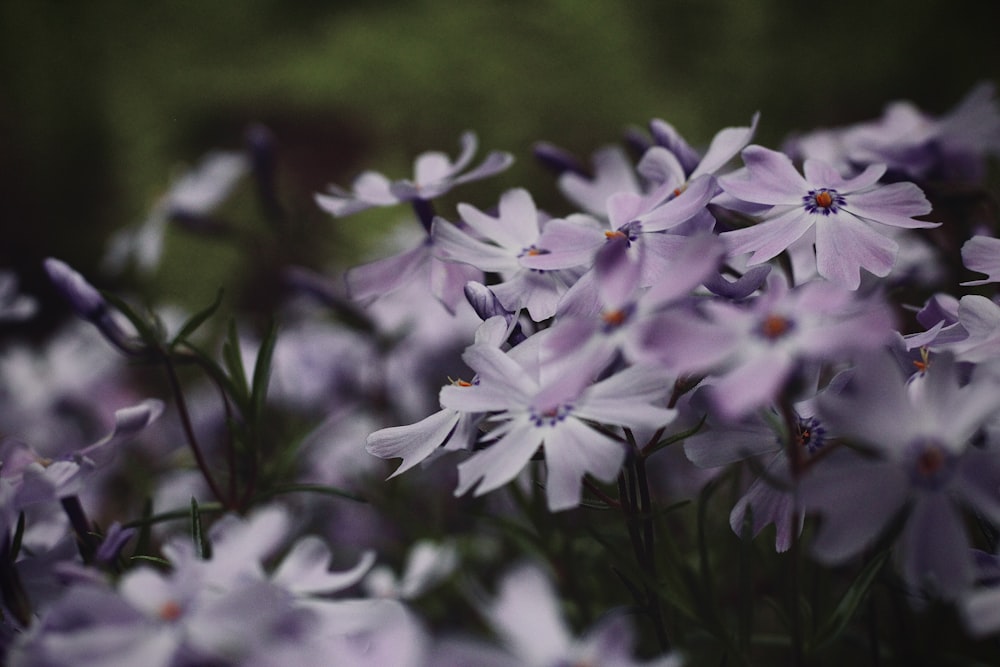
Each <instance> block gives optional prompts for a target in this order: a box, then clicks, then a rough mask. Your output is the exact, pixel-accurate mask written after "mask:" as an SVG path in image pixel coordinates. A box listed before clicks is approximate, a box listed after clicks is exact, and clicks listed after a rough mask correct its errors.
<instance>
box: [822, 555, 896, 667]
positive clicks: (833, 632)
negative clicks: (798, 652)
mask: <svg viewBox="0 0 1000 667" xmlns="http://www.w3.org/2000/svg"><path fill="white" fill-rule="evenodd" d="M888 559H889V550H885V551H883V552H882V553H880V554H879V555H878V556H876V557H875V558H873V559H872V560H871V562H870V563H868V565H866V566H865V567H864V569H862V570H861V573H860V574H858V577H857V578H856V579H855V580H854V582H853V583H852V584H851V586H850V588H848V589H847V592H846V593H844V597H842V598H841V599H840V603H839V604H837V608H836V609H834V610H833V613H832V614H830V618H828V619H827V620H826V622H825V623H824V624H823V625H822V626H821V627H820V630H819V631H818V632H817V633H816V636H815V637H814V638H813V644H814V645H813V648H812V650H814V651H818V650H822V649H823V648H825V647H827V646H829V645H830V644H831V643H833V642H834V641H836V640H837V639H838V638H839V637H840V635H841V633H842V632H843V631H844V629H845V628H846V627H847V624H848V623H849V622H850V621H851V619H852V618H854V614H855V612H856V611H857V609H858V606H859V605H860V604H861V603H862V602H864V600H865V598H866V597H867V596H868V592H869V591H870V590H871V587H872V584H873V583H875V578H876V577H877V576H878V573H879V572H880V571H881V570H882V566H883V565H885V562H886V561H887V560H888Z"/></svg>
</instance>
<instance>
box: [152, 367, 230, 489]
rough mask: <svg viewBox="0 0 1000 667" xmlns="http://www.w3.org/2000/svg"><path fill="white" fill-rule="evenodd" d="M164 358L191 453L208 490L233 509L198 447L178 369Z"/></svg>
mask: <svg viewBox="0 0 1000 667" xmlns="http://www.w3.org/2000/svg"><path fill="white" fill-rule="evenodd" d="M162 358H163V365H164V367H165V368H166V369H167V378H168V379H169V380H170V390H171V391H172V392H173V394H174V400H175V401H176V403H177V412H178V413H179V414H180V418H181V426H182V427H183V428H184V435H185V436H186V437H187V441H188V445H189V446H190V447H191V453H192V454H194V460H195V463H197V465H198V469H199V470H200V471H201V474H202V477H204V478H205V483H207V484H208V488H209V490H210V491H211V492H212V495H213V496H214V497H215V499H216V500H218V501H219V502H220V503H222V504H223V505H225V506H226V507H229V508H231V507H232V504H231V502H229V501H227V500H226V499H225V497H224V495H223V494H222V492H221V491H220V490H219V486H218V484H216V482H215V478H214V477H212V473H211V472H210V471H209V468H208V462H207V461H206V460H205V456H204V454H203V453H202V451H201V447H200V446H198V438H197V437H195V434H194V426H193V425H192V423H191V414H190V413H189V412H188V408H187V401H186V400H184V392H183V391H182V390H181V381H180V378H178V377H177V369H176V368H174V362H173V359H171V358H170V355H169V354H163V355H162Z"/></svg>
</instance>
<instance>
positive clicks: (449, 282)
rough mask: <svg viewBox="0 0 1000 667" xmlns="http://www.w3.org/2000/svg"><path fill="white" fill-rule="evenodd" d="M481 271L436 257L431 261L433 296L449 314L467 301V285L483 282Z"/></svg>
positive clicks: (453, 312)
mask: <svg viewBox="0 0 1000 667" xmlns="http://www.w3.org/2000/svg"><path fill="white" fill-rule="evenodd" d="M411 280H412V276H411ZM482 280H483V272H482V270H481V269H479V268H477V267H474V266H471V265H469V264H463V263H461V262H446V261H443V260H440V259H438V258H436V257H431V261H430V287H431V294H433V295H434V297H435V298H436V299H437V300H438V301H440V302H441V305H443V306H444V307H445V308H446V309H447V310H448V312H449V313H451V314H452V315H454V314H455V308H457V307H458V304H459V303H462V302H463V301H465V285H466V283H468V282H470V281H474V282H481V281H482Z"/></svg>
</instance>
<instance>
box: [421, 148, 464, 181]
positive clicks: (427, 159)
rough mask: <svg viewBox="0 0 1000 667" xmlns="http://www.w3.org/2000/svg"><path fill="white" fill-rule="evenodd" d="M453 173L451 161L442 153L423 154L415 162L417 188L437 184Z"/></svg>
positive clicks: (430, 152)
mask: <svg viewBox="0 0 1000 667" xmlns="http://www.w3.org/2000/svg"><path fill="white" fill-rule="evenodd" d="M473 150H475V149H474V148H473ZM453 173H454V167H453V166H452V164H451V160H450V159H448V156H447V155H445V154H444V153H442V152H440V151H427V152H426V153H421V154H420V155H418V156H417V159H416V160H414V162H413V177H414V178H413V180H414V183H415V185H416V186H417V187H420V186H425V185H432V184H435V183H437V182H438V181H441V180H443V179H445V178H447V177H449V176H451V175H452V174H453Z"/></svg>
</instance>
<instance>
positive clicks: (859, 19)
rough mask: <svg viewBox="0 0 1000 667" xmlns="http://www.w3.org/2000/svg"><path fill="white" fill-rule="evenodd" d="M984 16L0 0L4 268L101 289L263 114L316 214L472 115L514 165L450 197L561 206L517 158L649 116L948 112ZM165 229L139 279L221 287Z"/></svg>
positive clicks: (572, 3)
mask: <svg viewBox="0 0 1000 667" xmlns="http://www.w3.org/2000/svg"><path fill="white" fill-rule="evenodd" d="M994 14H995V9H994V3H991V2H966V3H962V2H958V3H955V2H949V3H947V4H946V3H945V2H944V1H943V0H925V1H923V2H906V3H904V2H895V1H893V2H872V1H871V0H868V1H861V0H847V1H842V2H836V3H834V2H809V3H807V2H791V1H785V0H753V1H752V2H735V1H734V2H721V1H716V2H712V1H710V0H670V1H666V0H665V1H662V2H651V1H636V2H626V1H624V0H587V1H583V0H548V1H544V0H535V1H532V2H527V1H525V0H508V1H505V2H500V1H489V0H483V1H477V2H444V1H435V0H417V1H412V2H409V1H402V0H368V1H366V2H363V3H362V2H322V1H320V0H308V1H298V2H292V1H289V0H281V1H279V0H243V1H240V2H235V1H223V0H219V1H215V2H211V1H204V0H202V1H198V2H194V1H175V2H169V3H168V2H159V3H157V2H154V3H139V2H134V1H130V0H89V1H88V2H68V1H55V0H35V1H30V2H29V1H23V2H17V1H14V0H0V211H2V212H0V215H2V227H3V241H2V244H0V264H2V265H3V266H8V267H14V268H15V269H17V270H18V272H19V273H20V274H21V275H22V279H23V280H24V281H25V289H26V290H28V291H32V292H35V293H44V289H45V288H44V285H43V284H44V280H43V278H42V276H41V272H40V270H39V268H38V267H39V262H40V260H41V259H42V258H44V257H46V256H57V257H60V258H62V259H64V260H66V261H68V262H69V263H71V264H72V265H74V266H75V267H77V268H78V269H79V270H81V272H83V273H84V274H85V275H88V277H91V278H92V279H93V280H94V281H95V282H97V283H98V284H102V285H108V284H109V282H110V283H111V286H114V285H113V281H111V280H110V278H107V277H102V276H101V275H100V272H99V269H98V266H99V264H98V263H99V259H100V257H101V255H102V254H103V248H104V244H105V241H106V239H107V237H108V235H109V234H110V233H112V232H113V231H114V230H115V229H118V228H121V227H123V226H126V225H133V224H136V223H138V222H141V221H142V220H143V218H144V217H145V215H146V213H147V211H148V210H149V209H150V207H151V206H152V204H153V203H154V202H155V201H156V199H157V197H159V196H160V195H161V194H162V193H163V192H164V191H165V189H166V188H167V186H168V184H169V183H170V181H171V179H172V178H174V177H176V175H177V174H178V173H179V171H180V170H182V169H183V168H184V167H185V166H191V165H193V164H195V163H196V162H197V160H198V159H199V157H200V156H201V155H202V154H204V153H205V152H207V151H208V150H210V149H213V148H229V149H238V148H240V147H241V146H242V145H243V144H242V142H243V135H244V132H245V130H246V128H247V126H248V125H249V124H250V123H252V122H258V121H259V122H262V123H264V124H265V125H266V126H267V127H269V128H270V129H271V130H272V131H273V133H274V135H275V136H276V138H277V140H278V146H279V160H280V162H279V165H280V169H281V175H282V176H281V177H282V181H281V182H282V185H283V196H284V197H285V200H286V202H291V205H292V207H295V208H298V209H299V210H300V211H305V210H307V209H309V208H310V207H311V206H312V204H311V199H310V193H311V192H313V191H316V190H318V189H321V188H322V187H323V186H324V185H325V184H327V183H331V182H336V183H341V184H344V185H348V184H349V183H350V182H351V180H352V178H353V177H354V176H355V175H356V174H357V173H358V172H360V171H361V170H363V169H366V168H374V169H377V170H379V171H383V172H385V173H387V174H389V175H390V176H391V177H393V178H399V177H404V176H408V175H409V174H410V164H411V161H412V158H413V157H414V156H415V155H416V154H418V153H420V152H421V151H424V150H428V149H439V150H444V151H447V152H448V153H449V154H451V155H454V154H455V152H456V150H457V146H458V136H459V134H460V133H461V131H463V130H466V129H472V130H475V131H476V132H477V133H478V135H479V138H480V147H481V148H480V155H482V154H485V152H486V151H487V150H492V149H503V150H508V151H510V152H512V153H514V154H515V156H516V157H517V158H518V162H517V164H516V166H515V168H514V169H512V170H511V171H510V172H509V173H507V174H505V175H503V176H502V177H500V178H499V179H496V180H493V181H490V182H489V183H488V184H484V185H483V186H482V187H480V186H476V187H479V188H480V189H478V190H477V189H475V188H473V189H472V190H468V191H466V190H463V191H462V193H461V196H460V199H466V198H468V199H467V200H468V201H471V202H473V203H475V204H477V205H479V206H481V207H483V208H486V207H489V206H490V205H492V203H493V202H494V201H495V196H496V195H497V194H498V193H499V192H500V191H501V190H502V189H503V188H507V187H512V186H515V185H526V186H527V187H528V188H529V189H530V190H532V192H533V193H535V194H536V198H537V199H538V200H539V201H540V202H541V203H543V204H547V203H550V202H556V201H558V197H557V195H556V194H555V188H554V187H553V182H552V180H553V179H552V178H551V176H549V175H548V174H547V173H545V172H543V171H542V170H541V168H540V167H538V166H536V165H535V164H534V163H533V160H532V158H531V155H530V147H531V145H532V144H533V143H534V142H535V141H538V140H541V139H545V140H549V141H552V142H554V143H557V144H559V145H562V146H564V147H567V148H569V149H571V150H573V151H575V152H577V153H579V154H582V155H585V154H587V153H589V152H590V151H591V150H592V149H594V148H596V147H598V146H600V145H602V144H605V143H608V142H611V141H615V140H618V139H619V138H620V136H621V132H622V130H623V129H624V128H625V127H627V126H630V125H644V124H645V123H646V122H647V121H648V120H649V119H650V118H652V117H661V118H664V119H666V120H668V121H670V122H671V123H673V124H674V125H675V126H676V127H677V128H678V129H679V130H680V131H681V132H682V133H683V134H684V135H685V136H686V137H687V138H688V139H689V141H691V142H692V143H693V144H694V145H702V144H704V143H705V142H707V141H708V140H709V139H710V138H711V136H712V135H713V134H714V132H715V131H717V130H718V129H719V128H721V127H723V126H727V125H742V124H746V123H747V122H748V121H749V119H750V116H751V115H752V114H753V113H754V112H755V111H758V110H760V111H761V112H762V121H761V125H760V129H759V133H758V136H757V141H758V142H759V143H764V144H769V145H772V146H777V145H778V143H779V142H780V141H781V139H782V138H783V137H785V136H786V135H787V134H788V133H790V132H792V131H795V130H807V129H811V128H815V127H817V126H823V125H836V124H844V123H849V122H854V121H860V120H867V119H870V118H873V117H875V116H877V115H878V114H879V113H880V111H881V109H882V107H883V106H884V104H885V103H886V102H888V101H890V100H894V99H899V98H906V99H910V100H912V101H914V102H916V103H917V104H918V105H919V106H920V107H921V108H923V109H925V110H927V111H929V112H932V113H941V112H944V111H946V110H947V109H949V108H950V107H951V106H952V105H954V104H955V103H956V102H957V101H958V100H959V99H960V97H961V96H962V95H964V94H965V93H966V92H967V91H968V90H969V89H970V88H971V87H972V86H973V85H974V84H975V83H976V82H978V81H981V80H984V79H987V80H993V81H1000V56H998V52H997V49H996V46H995V44H996V42H995V25H996V24H995V21H994V20H993V17H994ZM480 193H485V194H482V195H481V194H480ZM480 197H486V198H485V199H483V198H480ZM313 213H314V212H309V213H308V216H307V217H310V219H311V220H313V221H314V222H309V223H308V224H310V225H315V231H316V233H317V235H318V236H320V237H322V236H323V235H325V234H328V233H329V234H332V235H333V236H332V237H331V238H328V239H327V240H326V245H321V246H317V247H322V248H324V250H323V252H327V251H330V252H333V253H334V254H336V253H338V252H339V253H341V255H350V253H352V252H356V250H357V247H358V246H357V245H355V244H354V242H353V241H354V240H356V239H357V238H358V237H363V236H364V235H365V233H364V232H363V231H361V230H364V229H366V228H367V226H366V225H365V224H357V225H354V223H353V221H345V222H344V223H334V222H332V220H331V219H329V218H328V217H327V216H325V215H323V214H317V215H315V216H313ZM394 215H395V214H394ZM335 224H339V225H342V227H341V228H340V229H342V230H343V231H341V232H340V233H339V235H338V234H335V233H333V232H330V230H331V229H332V228H333V227H334V225H335ZM171 233H172V234H174V232H171ZM199 243H200V242H199ZM171 244H172V245H168V251H169V253H170V254H168V256H167V258H166V268H165V269H164V270H163V271H162V272H161V274H162V275H160V276H159V277H157V278H156V279H155V280H154V281H153V282H152V283H151V284H150V288H151V289H155V290H160V291H161V292H164V293H167V295H168V296H171V297H173V298H177V299H180V300H181V301H184V300H185V299H188V300H190V302H191V303H192V304H197V303H199V302H201V303H203V302H204V301H205V300H206V299H210V298H211V295H213V294H214V291H215V289H216V283H217V282H218V279H224V278H225V274H224V271H231V270H232V266H233V265H232V263H231V262H232V261H233V260H232V258H230V259H229V260H222V259H220V260H219V261H218V262H213V261H205V260H206V259H209V258H211V255H206V254H204V253H205V252H215V253H219V257H224V256H225V249H223V248H220V247H216V248H215V249H214V250H211V251H206V250H204V249H203V248H202V249H198V250H196V249H194V247H195V246H194V245H192V244H191V242H190V241H189V240H176V239H175V240H172V241H171ZM200 245H201V246H204V244H203V243H200ZM217 245H218V244H217ZM192 253H194V254H192ZM198 253H202V254H198ZM312 259H313V260H314V263H321V262H322V261H323V258H322V257H319V256H314V257H313V258H312ZM341 259H342V260H343V259H344V257H341ZM345 261H349V260H345ZM239 270H240V271H244V272H245V271H251V270H253V267H252V266H248V265H241V267H240V269H239Z"/></svg>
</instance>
